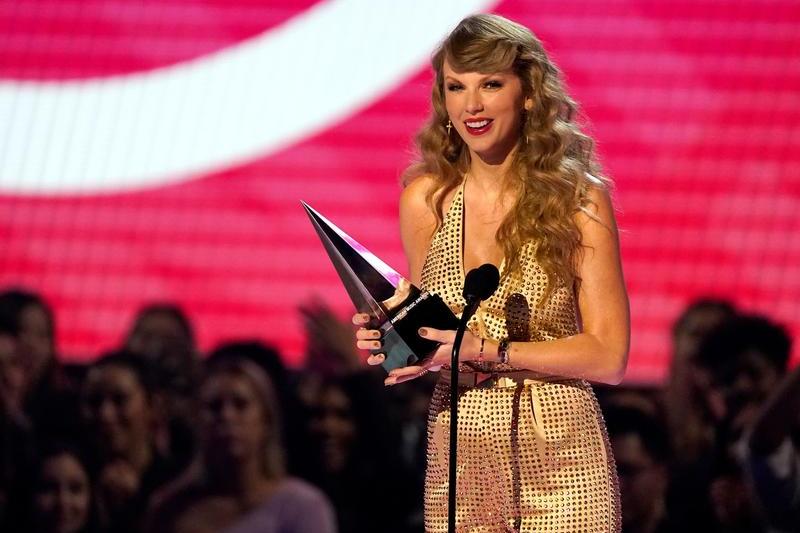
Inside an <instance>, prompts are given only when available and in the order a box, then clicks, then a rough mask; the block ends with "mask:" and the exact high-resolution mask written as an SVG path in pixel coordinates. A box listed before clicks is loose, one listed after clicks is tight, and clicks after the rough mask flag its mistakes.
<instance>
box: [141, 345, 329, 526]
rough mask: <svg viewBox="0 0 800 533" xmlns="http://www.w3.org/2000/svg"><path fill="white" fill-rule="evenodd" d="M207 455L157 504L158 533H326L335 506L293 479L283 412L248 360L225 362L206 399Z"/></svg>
mask: <svg viewBox="0 0 800 533" xmlns="http://www.w3.org/2000/svg"><path fill="white" fill-rule="evenodd" d="M199 410H200V417H199V428H198V429H199V437H200V438H199V440H200V443H199V449H200V453H199V456H198V458H197V460H196V462H195V463H194V464H193V465H192V467H191V468H190V470H189V472H187V473H186V474H185V475H184V476H183V477H182V478H181V479H180V480H179V481H177V482H176V483H175V484H174V485H173V486H171V487H170V488H168V489H167V490H165V492H164V493H163V494H162V495H160V496H159V497H158V498H157V501H156V503H155V504H154V507H153V509H152V512H151V514H150V518H149V520H148V522H149V528H148V529H149V530H150V531H154V532H156V531H157V532H165V533H169V532H175V533H182V532H190V531H191V532H195V533H199V532H205V531H208V532H226V533H249V532H263V533H279V532H280V533H312V532H313V533H326V532H332V531H335V530H336V529H335V519H334V514H333V510H332V509H331V507H330V504H329V503H328V501H327V499H326V498H325V497H324V496H323V495H322V494H321V493H320V492H319V491H318V490H316V489H314V488H312V487H311V486H309V485H307V484H306V483H304V482H302V481H300V480H298V479H293V478H290V477H287V476H286V475H285V469H284V461H283V448H282V446H281V438H280V427H281V422H280V414H279V413H280V408H279V406H278V403H277V400H276V397H275V394H274V392H273V390H272V385H271V383H270V382H269V378H268V377H267V376H266V374H265V373H264V372H263V371H262V370H261V369H260V368H259V367H258V366H256V365H255V364H253V363H252V362H250V361H247V360H245V359H239V360H236V359H234V358H227V357H226V358H222V359H217V360H216V361H214V362H213V363H212V364H210V365H209V368H208V370H207V372H206V377H205V379H204V380H203V382H202V384H201V386H200V391H199Z"/></svg>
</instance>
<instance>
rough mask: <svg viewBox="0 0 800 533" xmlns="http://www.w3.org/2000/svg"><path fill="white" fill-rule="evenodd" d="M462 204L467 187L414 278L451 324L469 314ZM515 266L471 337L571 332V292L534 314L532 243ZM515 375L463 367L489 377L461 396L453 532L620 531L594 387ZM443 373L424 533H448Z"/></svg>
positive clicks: (432, 417)
mask: <svg viewBox="0 0 800 533" xmlns="http://www.w3.org/2000/svg"><path fill="white" fill-rule="evenodd" d="M463 196H464V191H463V184H462V186H461V187H459V188H458V189H457V190H456V192H455V194H454V197H453V201H452V203H451V205H450V208H449V209H448V212H447V213H446V215H445V218H444V220H443V222H442V226H441V227H440V229H439V231H437V233H436V234H435V235H434V237H433V240H432V242H431V246H430V249H429V251H428V255H427V257H426V259H425V263H424V265H423V268H422V276H421V285H422V287H423V288H425V289H426V290H429V291H432V292H435V293H436V294H438V295H440V296H441V297H442V298H443V299H444V301H445V302H446V303H447V304H448V305H449V306H450V307H451V309H452V310H453V312H454V313H456V314H460V313H461V311H462V310H463V308H464V305H465V302H464V300H463V298H462V296H461V289H462V287H463V279H464V271H463V270H464V269H463V250H462V247H463V220H464V198H463ZM521 265H522V274H523V275H522V276H520V277H518V278H517V281H515V280H514V279H512V278H510V277H508V278H503V279H502V280H501V283H500V287H499V288H498V289H497V291H496V292H495V294H494V295H493V296H492V297H491V298H489V299H488V300H486V301H485V302H483V303H482V304H481V307H480V309H479V310H478V312H477V314H476V316H475V317H473V318H472V320H471V322H470V329H471V330H472V331H473V333H475V334H477V335H479V336H481V337H484V338H491V339H495V340H500V339H502V338H503V337H508V338H509V339H510V340H512V341H547V340H552V339H555V338H559V337H565V336H569V335H573V334H576V333H578V320H577V311H576V302H575V296H574V294H573V291H572V289H571V288H568V287H560V288H558V289H556V290H555V291H554V293H553V295H552V296H551V298H550V299H549V300H548V302H547V303H546V304H545V305H544V306H541V307H538V308H537V307H536V303H537V301H538V300H539V298H540V297H541V296H542V294H543V292H544V290H545V285H546V277H545V274H544V273H543V271H542V269H541V268H540V267H539V265H538V264H537V262H536V260H535V258H534V249H533V245H532V244H529V245H528V246H526V247H525V249H524V250H523V253H522V255H521ZM501 270H502V267H501ZM511 363H512V364H513V361H511ZM520 370H523V369H519V368H513V367H510V366H508V365H500V364H496V363H481V364H478V363H475V362H470V363H466V364H462V365H461V368H460V371H461V372H462V373H465V372H466V373H469V372H480V373H488V374H493V376H494V377H493V378H492V379H488V380H485V381H483V382H482V384H480V385H477V386H465V387H460V392H459V401H458V422H459V424H458V426H459V427H458V456H457V463H458V464H457V472H458V473H457V476H458V485H457V490H456V499H457V506H456V507H457V512H456V525H457V530H458V531H465V532H466V531H469V532H495V531H520V532H528V531H547V532H556V531H558V532H566V531H570V532H581V533H590V532H609V531H619V530H620V505H619V489H618V483H617V475H616V469H615V466H614V459H613V457H612V454H611V447H610V445H609V443H608V436H607V433H606V428H605V423H604V422H603V418H602V415H601V413H600V408H599V406H598V404H597V400H596V399H595V396H594V393H593V391H592V388H591V386H590V385H589V384H588V383H587V382H586V381H585V380H581V379H571V378H558V377H547V376H541V375H534V377H535V379H530V377H529V374H521V373H520V372H519V371H520ZM449 372H450V371H449V369H447V370H445V369H442V377H440V379H439V383H438V384H437V386H436V389H435V391H434V394H433V399H432V401H431V408H430V413H429V419H428V467H427V472H426V476H425V529H426V531H428V532H439V531H447V499H448V456H449V441H450V438H449V423H450V413H449V405H450V384H449V380H448V379H446V378H447V377H449V376H445V374H448V375H449ZM504 374H505V375H506V376H510V377H506V378H503V375H504ZM520 376H523V377H524V379H523V377H520ZM464 377H471V376H464Z"/></svg>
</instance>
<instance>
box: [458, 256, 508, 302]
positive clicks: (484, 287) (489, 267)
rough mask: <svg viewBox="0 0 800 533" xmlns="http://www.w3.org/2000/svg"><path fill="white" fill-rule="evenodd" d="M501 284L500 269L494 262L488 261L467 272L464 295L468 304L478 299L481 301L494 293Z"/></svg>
mask: <svg viewBox="0 0 800 533" xmlns="http://www.w3.org/2000/svg"><path fill="white" fill-rule="evenodd" d="M499 284H500V271H499V270H497V267H496V266H494V265H493V264H491V263H486V264H483V265H481V266H479V267H478V268H473V269H472V270H470V271H469V272H468V273H467V276H466V278H464V291H463V292H462V295H463V296H464V299H465V300H466V301H467V304H468V305H469V304H471V303H474V302H476V301H477V302H481V301H483V300H485V299H487V298H488V297H490V296H491V295H492V294H494V291H496V290H497V286H498V285H499Z"/></svg>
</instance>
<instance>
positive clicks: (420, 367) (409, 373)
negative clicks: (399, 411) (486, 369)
mask: <svg viewBox="0 0 800 533" xmlns="http://www.w3.org/2000/svg"><path fill="white" fill-rule="evenodd" d="M419 336H420V337H422V338H423V339H428V340H431V341H436V342H439V343H441V344H440V345H439V347H438V348H436V350H434V351H433V353H431V354H430V355H429V356H428V357H426V358H425V359H423V360H422V361H420V362H419V364H417V365H411V366H404V367H402V368H395V369H394V370H392V371H390V372H389V375H388V377H387V378H386V379H385V380H384V384H386V385H397V384H398V383H403V382H404V381H410V380H412V379H415V378H418V377H420V376H423V375H425V374H427V373H428V372H437V371H438V370H439V369H440V368H441V367H442V365H446V364H449V363H450V358H451V356H452V353H453V342H454V341H455V339H456V332H455V331H454V330H441V329H434V328H429V327H424V328H419ZM480 345H481V340H480V339H479V338H478V337H476V336H475V335H473V334H472V332H471V331H469V330H467V331H466V332H465V333H464V339H463V340H462V342H461V351H460V353H459V361H461V362H462V363H463V362H464V361H471V360H473V359H475V358H477V356H478V353H479V352H480Z"/></svg>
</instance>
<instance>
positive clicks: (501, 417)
mask: <svg viewBox="0 0 800 533" xmlns="http://www.w3.org/2000/svg"><path fill="white" fill-rule="evenodd" d="M432 62H433V68H434V70H435V73H436V79H435V82H434V86H433V91H432V107H433V112H432V116H431V119H430V121H429V123H428V124H427V125H426V126H425V127H424V128H423V129H422V131H421V132H420V133H419V135H418V138H417V142H418V146H419V150H420V155H421V158H420V161H419V163H418V164H416V165H414V166H413V167H411V168H410V169H409V171H408V173H407V179H406V187H405V189H404V191H403V194H402V196H401V199H400V225H401V232H402V240H403V245H404V248H405V252H406V255H407V258H408V261H409V269H410V273H411V280H412V282H413V283H415V284H417V285H418V286H421V287H423V288H425V289H427V290H429V291H432V292H435V293H437V294H439V295H440V296H441V297H442V298H443V299H444V300H445V302H446V303H447V304H448V305H449V306H450V307H451V308H452V309H453V311H454V312H455V313H456V314H459V313H460V312H461V311H462V310H463V307H464V305H465V302H464V300H463V299H462V297H461V290H462V287H463V282H464V274H465V273H466V272H468V271H469V270H471V269H472V268H474V267H477V266H479V265H481V264H483V263H493V264H494V265H496V266H498V267H499V269H500V273H501V282H500V287H499V288H498V290H497V292H496V293H495V294H494V295H493V296H492V297H491V298H489V299H488V300H486V301H485V302H483V304H482V305H481V307H480V309H479V310H478V312H477V314H476V316H475V317H473V319H472V320H471V321H470V324H469V326H470V329H469V332H468V334H467V335H466V336H465V338H464V343H463V345H462V350H461V361H462V364H461V368H460V379H459V384H458V386H459V389H460V390H459V403H458V410H459V432H458V448H459V453H458V459H457V461H458V491H457V502H458V503H457V516H456V522H457V527H458V528H459V530H464V531H581V532H594V531H598V532H599V531H617V530H619V528H620V508H619V494H618V485H617V476H616V471H615V467H614V460H613V457H612V454H611V449H610V447H609V444H608V438H607V435H606V429H605V424H604V422H603V419H602V415H601V413H600V409H599V408H598V405H597V401H596V400H595V397H594V393H593V392H592V389H591V386H590V385H589V383H588V381H596V382H601V383H610V384H616V383H619V382H620V380H621V379H622V376H623V374H624V372H625V367H626V363H627V355H628V346H629V311H628V298H627V295H626V291H625V286H624V281H623V276H622V269H621V265H620V259H619V244H618V236H617V229H616V223H615V220H614V210H613V207H612V202H611V198H610V191H609V189H610V183H609V181H608V180H607V179H606V178H604V177H602V176H601V175H600V172H599V169H598V168H597V165H596V163H595V161H594V156H593V143H592V141H591V139H590V138H588V137H587V136H586V135H584V134H583V133H581V131H580V129H579V127H578V126H577V125H576V123H575V122H574V115H575V112H576V105H575V103H574V102H573V101H572V100H571V99H570V97H569V96H568V95H567V93H566V92H565V89H564V86H563V83H562V81H561V77H560V73H559V71H558V69H557V68H556V66H555V65H554V64H553V63H552V62H551V61H550V59H549V58H548V57H547V54H546V53H545V51H544V49H543V48H542V45H541V43H540V42H539V41H538V39H537V38H536V37H535V36H534V35H533V34H532V33H531V32H530V31H529V30H528V29H527V28H525V27H523V26H521V25H519V24H516V23H514V22H512V21H510V20H507V19H504V18H502V17H499V16H495V15H477V16H472V17H469V18H467V19H464V20H463V21H461V22H460V23H459V24H458V26H457V27H456V28H455V29H454V30H453V31H452V32H451V33H450V35H449V36H448V37H447V38H446V39H445V41H444V42H443V43H442V45H441V46H440V48H439V49H438V50H437V51H436V53H435V55H434V56H433V61H432ZM367 318H368V317H366V316H364V315H356V316H355V317H354V322H356V323H357V324H361V325H364V324H366V323H367ZM420 335H422V336H423V337H425V338H428V339H433V340H436V341H439V342H440V343H441V346H440V347H439V348H438V349H437V350H436V351H435V352H434V353H433V354H432V355H431V356H430V357H429V358H428V359H426V360H425V361H424V362H422V363H421V364H419V365H418V366H409V367H405V368H399V369H396V370H394V371H392V372H391V373H390V374H389V376H388V377H387V379H386V384H387V385H394V384H397V383H400V382H402V381H407V380H409V379H413V378H415V377H418V376H420V375H422V374H423V373H425V372H427V371H429V370H436V369H438V368H439V367H442V366H447V363H448V361H449V357H450V351H451V349H452V342H453V339H454V336H455V332H453V331H440V330H435V329H432V328H422V329H421V330H420ZM357 336H358V346H359V347H360V348H363V349H369V350H372V352H373V355H371V356H370V359H369V362H370V363H371V364H378V363H380V362H382V360H383V356H382V355H381V354H380V350H381V339H380V333H379V332H378V331H376V330H370V329H362V330H360V331H359V332H358V335H357ZM447 374H449V371H448V372H442V374H441V377H440V381H439V383H438V385H437V387H436V390H435V392H434V395H433V399H432V403H431V409H430V415H429V427H428V468H427V474H426V483H425V524H426V529H427V531H446V528H447V496H448V441H449V437H448V427H449V420H450V417H449V412H448V403H449V402H448V399H449V391H450V387H451V384H450V383H449V375H447Z"/></svg>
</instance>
